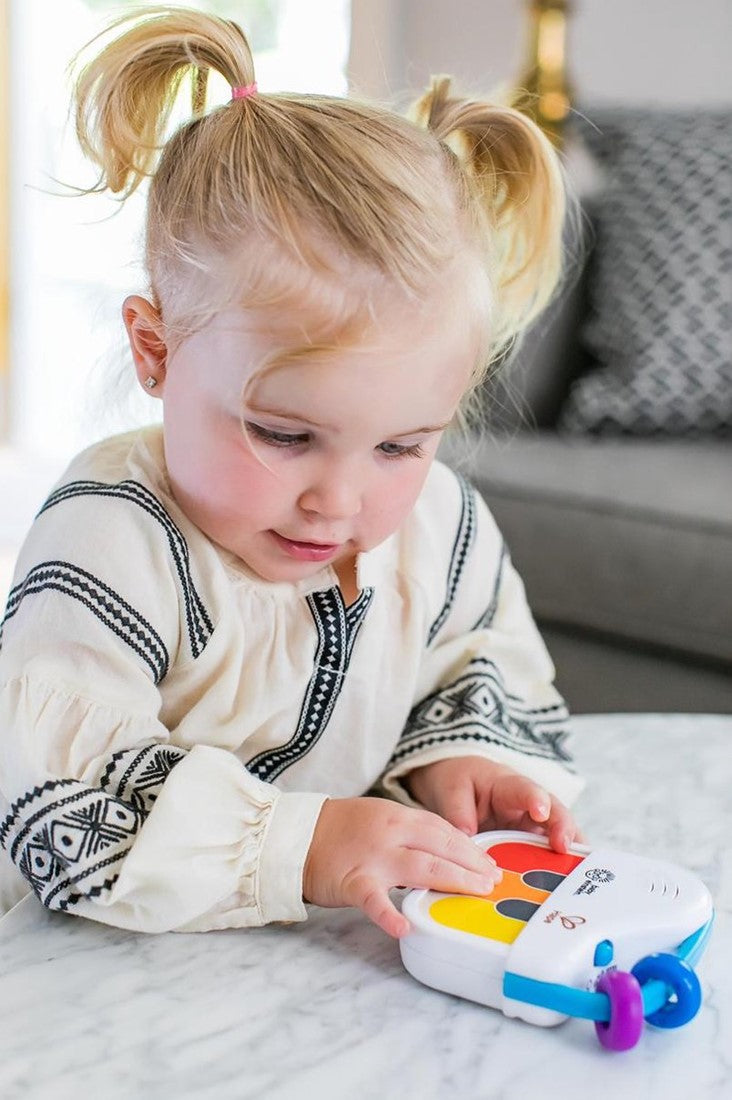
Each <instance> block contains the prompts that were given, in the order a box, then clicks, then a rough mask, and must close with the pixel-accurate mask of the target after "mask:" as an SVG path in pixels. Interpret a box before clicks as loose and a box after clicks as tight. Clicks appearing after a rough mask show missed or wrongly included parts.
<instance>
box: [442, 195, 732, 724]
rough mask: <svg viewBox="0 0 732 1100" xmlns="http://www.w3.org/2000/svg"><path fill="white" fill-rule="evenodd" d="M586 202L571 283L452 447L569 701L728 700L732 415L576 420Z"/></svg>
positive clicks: (598, 242) (584, 366) (587, 305)
mask: <svg viewBox="0 0 732 1100" xmlns="http://www.w3.org/2000/svg"><path fill="white" fill-rule="evenodd" d="M647 175H648V173H646V176H647ZM626 190H627V189H626ZM647 205H648V204H647V199H646V207H647ZM588 215H589V218H588V223H587V224H588V225H589V232H588V234H587V241H586V247H585V249H584V253H583V256H582V260H581V261H579V262H578V267H577V270H576V271H575V273H574V278H573V280H572V281H571V285H570V286H569V289H568V290H567V291H566V292H565V293H564V294H563V296H562V297H561V298H560V299H559V300H558V301H557V302H556V303H555V304H554V306H553V307H551V309H550V310H549V311H548V312H547V314H546V315H545V316H544V317H542V318H541V319H540V320H539V322H538V323H537V324H536V325H535V326H534V329H533V330H532V331H531V332H530V333H529V334H528V335H527V338H526V339H525V341H524V344H523V346H522V347H521V348H520V350H519V352H518V354H517V355H515V356H514V357H513V360H512V361H509V363H507V364H505V365H504V367H503V369H502V370H501V371H500V372H499V374H498V375H497V379H496V381H494V382H492V383H489V384H487V385H486V387H485V388H484V394H483V396H484V398H485V406H486V409H487V417H488V427H487V428H486V429H484V430H482V431H474V432H472V433H471V434H470V435H468V436H467V437H465V438H460V437H454V438H452V439H450V440H447V441H446V443H445V445H444V447H443V452H442V457H444V458H445V459H446V460H447V461H448V462H449V463H450V464H451V465H453V466H458V467H459V468H460V469H462V470H463V471H464V472H465V473H466V475H467V476H468V477H470V478H471V480H472V481H473V483H474V484H475V485H476V486H477V488H478V489H479V491H480V492H481V493H482V494H483V496H484V497H485V499H486V501H487V502H488V504H489V506H490V508H491V510H492V511H493V514H494V515H495V517H496V519H497V521H498V523H499V525H500V527H501V528H502V530H503V533H504V536H505V538H506V542H507V544H508V547H509V550H510V552H511V555H512V558H513V561H514V563H515V565H516V567H517V569H518V570H519V572H520V573H521V575H522V576H523V578H524V581H525V584H526V588H527V593H528V596H529V601H530V603H531V605H532V608H533V610H534V613H535V615H536V618H537V620H538V622H539V625H540V628H541V630H542V633H543V635H544V638H545V640H546V642H547V645H548V648H549V650H550V652H551V654H552V657H553V658H554V662H555V664H556V666H557V683H558V686H559V688H560V690H561V691H562V692H563V694H564V695H565V698H566V699H567V701H568V703H569V705H570V708H571V709H572V710H574V711H575V712H593V711H600V712H601V711H661V712H663V711H666V712H671V711H677V712H721V713H729V712H732V423H730V425H729V430H727V428H726V427H725V425H724V423H721V425H720V424H718V425H716V427H715V430H714V431H710V432H704V431H688V430H686V431H683V432H681V433H679V434H674V432H673V431H670V430H651V431H647V432H644V431H643V430H642V427H641V429H640V430H639V429H638V427H637V426H635V427H634V428H633V429H632V430H630V431H623V430H622V429H617V427H616V428H615V429H612V428H611V429H610V430H608V429H607V426H606V425H604V424H601V425H600V430H595V431H586V432H582V431H581V430H577V428H576V426H574V427H571V428H570V429H568V428H567V415H566V409H567V402H568V397H569V395H570V394H571V393H572V386H573V383H574V382H575V380H576V379H581V378H583V377H587V376H588V375H589V373H590V372H591V371H592V370H593V369H594V368H596V367H597V363H596V362H595V361H594V360H593V354H592V348H591V343H592V341H591V339H590V337H591V335H592V333H591V330H590V328H588V324H589V322H590V321H591V320H592V317H591V315H592V314H593V311H594V312H595V313H596V312H597V310H598V303H597V301H596V295H597V293H598V287H599V288H600V291H602V288H603V287H606V286H607V285H608V283H607V281H605V282H603V281H602V279H599V278H598V272H597V262H598V260H597V252H598V249H601V248H602V247H604V245H605V238H604V237H603V234H602V220H601V219H600V221H599V222H598V221H597V219H596V215H597V208H596V207H595V206H594V205H593V203H592V202H590V203H589V205H588ZM649 216H653V213H652V211H651V210H649ZM654 231H655V224H654ZM623 240H624V238H623ZM621 243H622V242H621ZM725 254H726V256H727V261H726V262H727V264H728V263H729V253H728V252H727V253H725ZM692 266H693V265H692ZM662 277H663V276H662V275H657V274H654V278H662ZM693 277H694V273H693V272H692V273H691V274H690V278H693ZM682 278H683V276H682ZM674 293H675V294H676V295H677V297H678V295H679V293H681V294H683V287H682V290H681V292H679V291H678V289H677V288H674ZM725 293H726V292H725ZM593 295H595V298H593ZM647 308H649V309H650V307H647ZM723 308H724V309H726V311H727V312H726V313H725V314H724V315H725V316H726V317H727V318H728V317H729V309H730V308H732V298H730V300H729V302H728V304H727V305H726V307H725V306H724V305H723ZM649 315H650V314H649ZM617 323H618V326H622V325H623V318H622V317H621V316H619V317H618V321H617ZM727 331H728V330H727V329H725V332H727ZM588 334H589V335H588ZM622 336H624V334H623V333H620V334H619V339H620V337H622ZM665 338H667V339H669V340H671V337H668V336H667V337H665ZM673 339H674V340H675V339H676V337H675V336H674V337H673ZM725 339H726V337H725ZM588 344H589V345H590V346H589V347H588ZM729 356H730V360H729V361H730V363H731V364H732V338H731V339H730V340H729ZM695 377H696V375H695V373H694V372H693V371H692V373H691V378H692V381H693V380H694V378H695ZM715 384H718V385H720V393H719V401H720V403H723V402H725V401H727V402H728V401H729V398H730V396H731V394H730V393H729V392H727V388H726V384H725V383H724V380H723V382H722V383H721V384H719V383H716V382H715ZM724 415H727V414H724Z"/></svg>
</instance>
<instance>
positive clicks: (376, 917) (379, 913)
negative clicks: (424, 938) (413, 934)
mask: <svg viewBox="0 0 732 1100" xmlns="http://www.w3.org/2000/svg"><path fill="white" fill-rule="evenodd" d="M354 885H355V890H354V899H353V903H354V904H355V905H357V906H358V908H359V909H360V910H361V911H362V912H363V913H365V915H366V916H367V917H368V918H369V920H370V921H373V923H374V924H375V925H377V927H379V928H381V930H382V931H383V932H386V934H387V936H393V937H394V938H395V939H399V938H400V937H401V936H406V934H407V932H409V929H410V925H409V921H408V920H407V918H406V917H405V916H404V914H403V913H400V912H399V910H398V909H397V907H396V906H395V905H394V903H393V901H392V900H391V898H390V897H389V894H388V891H387V889H386V887H385V886H384V885H383V884H382V883H381V882H379V880H378V879H369V878H363V879H361V880H360V881H359V882H358V883H357V884H354Z"/></svg>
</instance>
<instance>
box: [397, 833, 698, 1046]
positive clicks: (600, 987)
mask: <svg viewBox="0 0 732 1100" xmlns="http://www.w3.org/2000/svg"><path fill="white" fill-rule="evenodd" d="M474 839H475V842H476V843H477V844H479V845H480V846H481V847H482V848H483V849H484V850H485V851H487V852H488V853H489V854H490V855H491V856H492V857H493V859H495V861H496V863H497V864H498V866H499V867H501V868H502V870H503V879H502V881H501V882H500V883H499V884H498V885H497V886H496V888H495V889H494V890H493V892H492V893H491V894H489V895H487V896H482V897H477V896H465V895H460V894H440V893H436V892H434V891H430V890H412V891H410V893H409V894H407V896H406V897H405V899H404V902H403V905H402V911H403V913H404V915H405V916H406V917H407V918H408V920H409V922H410V925H411V931H410V932H409V933H408V934H407V935H406V936H404V937H403V938H402V939H401V940H400V948H401V954H402V960H403V962H404V965H405V967H406V968H407V970H408V971H409V973H410V974H412V975H413V976H414V977H415V978H417V979H418V980H419V981H421V982H424V983H425V984H426V985H429V986H432V987H433V988H435V989H440V990H443V991H444V992H446V993H453V994H455V995H457V996H459V997H465V998H467V999H468V1000H471V1001H477V1002H478V1003H479V1004H484V1005H488V1006H490V1007H492V1008H500V1009H501V1010H502V1011H503V1012H504V1014H505V1015H506V1016H515V1017H518V1018H520V1019H522V1020H526V1021H527V1022H528V1023H532V1024H539V1025H542V1026H545V1027H547V1026H552V1025H554V1024H558V1023H561V1022H562V1021H563V1020H565V1019H567V1017H568V1016H579V1017H583V1018H584V1019H588V1020H592V1021H594V1024H595V1028H596V1031H597V1036H598V1038H599V1040H600V1042H601V1043H602V1045H603V1046H604V1047H606V1048H607V1049H609V1050H616V1051H617V1050H628V1049H630V1048H631V1047H633V1046H635V1045H636V1043H637V1042H638V1041H639V1039H640V1037H641V1034H642V1031H643V1027H644V1022H648V1023H649V1024H651V1025H652V1026H655V1027H661V1028H676V1027H681V1026H683V1025H684V1024H686V1023H687V1022H688V1021H689V1020H691V1019H692V1018H693V1017H694V1016H695V1015H696V1013H697V1012H698V1010H699V1006H700V1004H701V988H700V985H699V980H698V978H697V976H696V973H695V971H694V966H695V963H696V961H697V960H698V959H699V957H700V956H701V954H702V952H703V950H704V948H705V946H706V943H707V941H708V938H709V934H710V932H711V928H712V922H713V919H714V910H713V905H712V898H711V896H710V894H709V891H708V890H707V888H706V886H705V885H704V883H702V882H701V881H700V880H699V879H698V878H696V876H695V875H693V874H691V873H690V872H689V871H686V870H685V869H684V868H682V867H678V866H676V865H675V864H673V863H666V862H662V861H660V860H653V859H648V858H646V857H645V856H639V855H631V854H629V853H627V852H619V851H614V850H613V849H611V848H587V847H585V846H584V845H580V844H575V845H573V846H572V847H571V849H570V850H569V851H568V852H566V853H559V852H555V851H553V850H552V849H551V848H550V847H549V844H548V842H547V841H546V840H545V839H544V838H542V837H537V836H533V835H531V834H528V833H522V832H508V831H504V832H488V833H479V834H478V835H477V836H476V837H475V838H474Z"/></svg>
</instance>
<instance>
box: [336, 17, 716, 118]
mask: <svg viewBox="0 0 732 1100" xmlns="http://www.w3.org/2000/svg"><path fill="white" fill-rule="evenodd" d="M527 6H528V5H527V4H526V3H524V2H523V0H449V2H445V0H352V39H351V56H350V65H349V75H350V80H351V85H352V87H353V88H354V89H355V90H358V91H361V92H362V93H364V94H368V95H373V96H376V97H377V98H389V97H390V96H392V95H401V94H403V93H404V92H405V90H406V89H409V90H412V91H413V90H414V89H418V88H420V87H421V86H422V85H423V84H424V83H426V81H427V80H428V79H429V77H430V75H431V74H432V73H452V74H453V75H454V76H455V77H456V78H458V77H459V78H460V81H461V84H463V85H464V86H467V87H474V88H480V89H482V90H484V91H485V90H486V89H487V88H488V89H490V87H492V86H493V85H494V84H496V83H501V82H503V81H507V80H511V79H513V78H515V77H516V75H517V73H518V72H519V71H520V70H521V67H522V63H523V60H524V54H525V49H526V41H525V37H526V8H527ZM568 45H569V55H568V59H569V70H570V75H571V78H572V82H573V84H574V88H575V91H576V94H577V96H578V97H580V98H581V99H582V100H583V101H586V100H591V101H593V102H600V101H603V102H614V103H637V104H666V105H681V104H684V105H691V104H697V103H707V104H708V103H729V102H731V101H732V64H731V63H730V50H731V49H732V2H730V0H574V4H573V11H572V14H571V17H570V22H569V35H568Z"/></svg>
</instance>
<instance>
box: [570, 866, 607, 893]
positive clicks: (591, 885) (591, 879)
mask: <svg viewBox="0 0 732 1100" xmlns="http://www.w3.org/2000/svg"><path fill="white" fill-rule="evenodd" d="M585 880H586V881H585V882H583V883H582V884H581V885H580V886H579V887H578V888H577V889H576V890H575V894H594V892H595V890H597V888H598V886H605V885H607V883H609V882H614V881H615V875H614V874H613V872H612V871H608V870H607V869H606V868H605V867H590V869H589V871H585Z"/></svg>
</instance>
